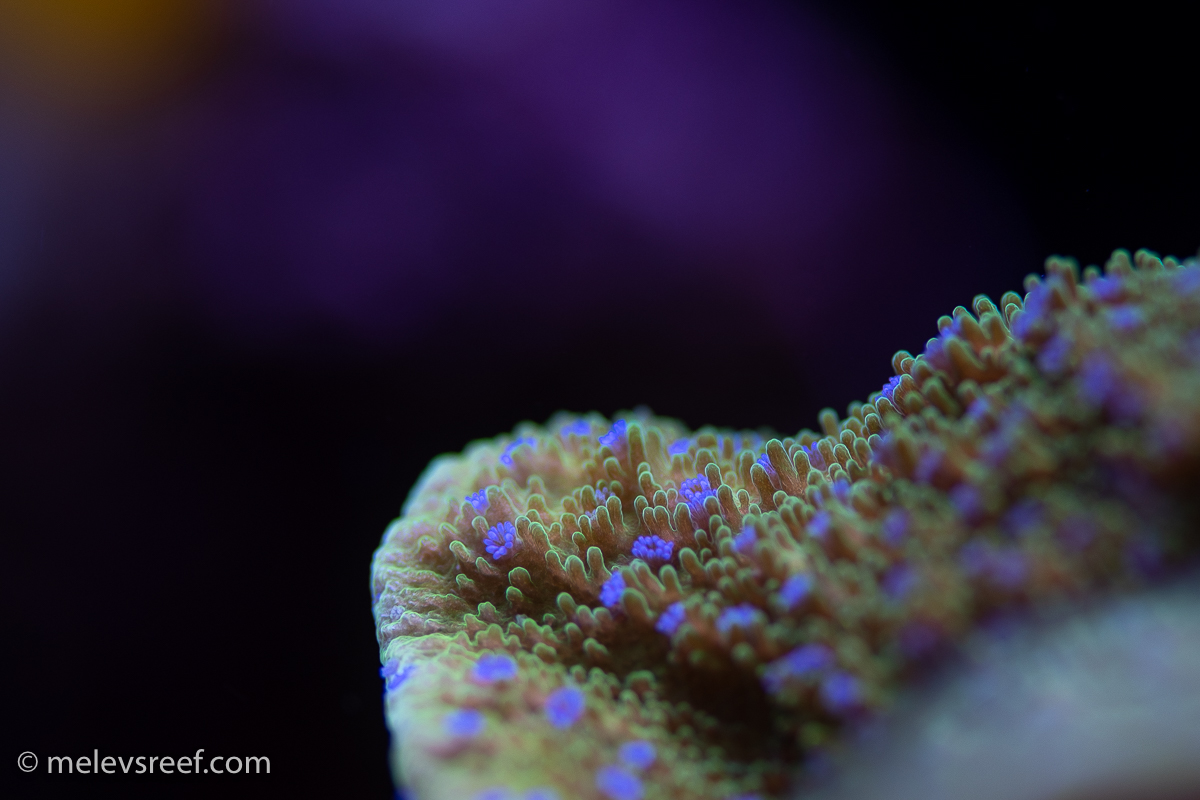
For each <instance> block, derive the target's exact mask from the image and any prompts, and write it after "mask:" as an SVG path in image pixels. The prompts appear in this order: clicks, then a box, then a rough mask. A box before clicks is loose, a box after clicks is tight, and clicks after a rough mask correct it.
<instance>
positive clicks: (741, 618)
mask: <svg viewBox="0 0 1200 800" xmlns="http://www.w3.org/2000/svg"><path fill="white" fill-rule="evenodd" d="M1134 262H1136V266H1135V263H1134ZM1026 289H1027V293H1026V294H1025V295H1024V296H1021V295H1018V294H1016V293H1013V292H1009V293H1007V294H1005V295H1004V296H1003V297H1001V298H1000V300H999V302H998V303H996V302H993V301H992V300H990V299H988V298H987V297H984V296H982V295H981V296H978V297H976V298H975V300H974V302H973V304H972V308H971V309H967V308H964V307H959V308H956V309H954V311H953V313H952V314H950V315H948V316H944V317H942V318H941V319H939V320H938V322H937V328H938V331H939V335H938V336H937V337H936V338H934V339H931V340H930V341H929V342H928V344H927V345H926V346H925V349H924V351H923V352H922V353H920V354H919V355H916V356H914V355H912V354H910V353H908V352H905V351H900V352H898V353H897V354H896V355H895V357H894V358H893V361H892V367H893V371H894V373H895V375H894V376H893V377H891V378H890V379H887V380H886V381H885V382H884V383H883V385H882V388H881V390H880V391H877V392H875V393H873V394H871V395H870V396H869V397H868V398H867V400H866V401H865V402H855V403H852V404H851V405H850V407H849V409H848V411H847V413H846V415H845V416H844V417H843V416H839V415H838V414H837V413H835V412H834V411H832V410H830V409H827V410H825V411H823V412H822V413H821V414H820V415H819V418H818V419H819V428H818V429H817V430H803V431H800V432H799V433H798V434H796V435H794V436H785V437H778V438H771V439H769V440H766V441H764V440H763V438H762V436H760V435H759V434H756V433H750V432H739V431H729V430H719V429H715V428H701V429H700V430H698V431H692V430H688V429H687V428H685V427H684V426H683V425H682V424H681V423H679V422H677V421H675V420H672V419H667V418H662V417H655V416H652V415H651V414H650V413H649V412H645V411H638V412H632V413H628V414H624V415H619V417H618V418H617V419H616V420H607V419H603V418H601V417H599V416H597V415H585V416H578V415H560V416H558V417H556V418H554V419H552V420H550V422H549V423H548V424H546V425H545V426H538V425H523V426H521V427H520V428H519V429H518V430H517V431H516V433H515V435H512V436H503V437H500V438H498V439H496V440H493V441H485V442H477V443H475V444H472V445H471V446H470V447H468V448H467V450H466V451H465V452H464V453H462V454H460V455H448V456H442V457H440V458H438V459H436V460H435V461H434V462H433V463H432V464H431V465H430V467H429V468H428V470H427V471H426V473H425V475H424V476H423V477H422V478H421V480H420V482H419V483H418V485H417V486H416V488H415V489H414V490H413V491H412V494H411V495H410V496H409V498H408V501H407V502H406V504H405V506H404V509H403V514H402V516H401V518H400V519H398V520H396V522H394V523H393V524H392V525H391V527H389V528H388V531H387V533H386V534H385V536H384V539H383V543H382V545H381V547H380V548H379V550H378V552H377V553H376V556H375V561H374V565H373V575H372V583H373V591H374V609H375V616H376V621H377V631H378V638H379V644H380V648H381V653H382V658H383V662H384V669H383V674H384V676H385V679H386V681H387V683H386V707H387V719H388V724H389V727H390V729H391V732H392V736H393V739H392V741H393V751H392V761H393V770H394V774H395V776H396V779H397V781H398V783H399V784H400V785H402V786H404V787H405V789H406V791H408V792H409V793H411V795H412V796H415V797H418V798H422V799H423V800H434V799H440V798H455V800H458V798H471V797H491V796H496V797H511V798H520V797H543V796H546V797H549V796H561V797H571V798H595V800H601V799H602V798H641V797H645V798H711V799H712V800H729V799H730V798H740V797H759V798H764V799H765V798H771V797H779V796H782V795H784V794H786V792H787V791H788V789H789V786H790V783H791V780H792V777H793V776H794V775H795V774H796V772H797V770H803V768H804V766H803V765H804V764H805V763H806V759H808V758H810V757H811V756H812V755H813V754H814V753H817V752H820V751H821V750H822V749H823V748H828V747H830V746H831V745H832V744H833V743H836V742H837V741H838V735H839V733H840V732H841V731H843V730H844V729H845V728H846V727H847V726H848V725H852V724H854V723H857V722H858V721H861V720H863V719H866V718H869V717H870V716H871V715H873V714H876V713H877V712H879V711H880V710H882V709H885V708H887V707H888V705H889V703H890V702H891V701H892V699H893V698H894V697H895V695H896V693H897V692H898V691H899V690H900V689H901V688H902V687H903V686H904V685H905V682H906V681H907V680H908V679H909V678H911V677H912V676H914V675H916V674H918V673H919V672H920V671H921V670H922V669H923V667H924V665H926V664H928V663H930V662H931V661H932V660H935V659H937V658H938V657H939V655H941V654H944V653H946V652H948V651H951V650H952V649H953V648H954V647H955V646H956V644H957V643H959V642H961V641H962V640H963V637H965V636H966V635H967V634H968V633H969V632H970V631H971V630H972V629H974V628H976V627H977V626H978V625H979V624H980V623H981V621H985V620H989V619H993V618H995V617H997V616H998V615H1003V614H1012V613H1020V612H1022V611H1026V610H1029V609H1034V608H1037V607H1041V606H1044V605H1046V604H1050V603H1059V602H1061V601H1064V600H1071V599H1077V598H1082V597H1086V596H1088V595H1091V594H1095V593H1097V592H1111V591H1118V590H1122V589H1125V588H1130V587H1136V586H1138V585H1141V584H1144V583H1146V582H1148V581H1153V580H1154V579H1155V578H1156V577H1157V576H1158V575H1160V574H1161V573H1162V571H1163V570H1164V569H1167V568H1168V567H1169V566H1170V565H1171V563H1172V562H1174V561H1177V560H1178V559H1180V558H1181V557H1182V556H1184V555H1185V554H1186V553H1187V552H1188V551H1189V550H1190V549H1192V547H1193V545H1194V540H1195V536H1194V534H1193V532H1192V531H1193V529H1194V522H1195V518H1194V500H1195V498H1194V497H1191V496H1190V495H1189V493H1188V487H1189V485H1194V480H1195V478H1196V477H1197V467H1198V466H1200V265H1197V264H1196V263H1195V262H1193V261H1189V262H1185V263H1183V264H1180V263H1179V262H1178V261H1176V260H1175V259H1171V258H1167V259H1159V258H1158V257H1157V256H1155V255H1154V254H1152V253H1149V252H1148V251H1139V252H1138V253H1137V255H1136V257H1134V258H1132V259H1131V257H1130V256H1129V254H1128V253H1126V252H1125V251H1117V252H1116V253H1115V254H1114V255H1113V257H1112V259H1110V261H1109V263H1108V264H1107V266H1106V270H1105V273H1104V274H1103V276H1102V275H1101V272H1100V271H1099V270H1098V269H1096V268H1088V269H1087V270H1084V271H1083V274H1082V276H1081V275H1080V273H1079V270H1078V268H1077V267H1076V265H1075V264H1074V262H1072V261H1070V260H1067V259H1061V258H1051V259H1049V260H1048V261H1047V263H1046V274H1045V276H1044V278H1037V277H1031V278H1029V279H1027V282H1026Z"/></svg>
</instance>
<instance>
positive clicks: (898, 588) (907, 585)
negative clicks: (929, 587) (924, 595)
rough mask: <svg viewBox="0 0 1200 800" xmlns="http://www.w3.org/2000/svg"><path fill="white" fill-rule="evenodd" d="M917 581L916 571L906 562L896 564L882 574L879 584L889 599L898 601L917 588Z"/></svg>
mask: <svg viewBox="0 0 1200 800" xmlns="http://www.w3.org/2000/svg"><path fill="white" fill-rule="evenodd" d="M919 582H920V581H919V580H918V579H917V573H916V572H914V571H913V569H912V568H911V567H909V566H907V565H906V564H898V565H896V566H894V567H892V568H891V569H889V570H888V571H887V572H886V573H885V574H884V576H883V580H882V581H881V585H882V587H883V593H884V594H886V595H887V596H888V598H889V599H891V600H893V601H896V602H899V601H901V600H903V599H904V598H905V597H907V596H908V594H909V593H910V592H911V591H912V590H913V589H915V588H917V584H918V583H919Z"/></svg>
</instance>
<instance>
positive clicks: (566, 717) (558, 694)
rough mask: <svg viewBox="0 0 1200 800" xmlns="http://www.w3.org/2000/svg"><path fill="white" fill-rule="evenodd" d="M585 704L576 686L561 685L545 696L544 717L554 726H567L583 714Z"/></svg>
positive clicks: (581, 693)
mask: <svg viewBox="0 0 1200 800" xmlns="http://www.w3.org/2000/svg"><path fill="white" fill-rule="evenodd" d="M586 706H587V703H586V701H585V700H584V697H583V692H582V691H581V690H580V689H579V688H578V687H576V686H563V687H560V688H558V689H555V690H554V691H553V692H551V693H550V694H549V695H547V696H546V719H548V720H550V724H551V725H553V726H554V727H556V728H569V727H571V726H572V725H574V724H575V721H576V720H578V719H579V718H580V717H581V716H583V711H584V708H585V707H586Z"/></svg>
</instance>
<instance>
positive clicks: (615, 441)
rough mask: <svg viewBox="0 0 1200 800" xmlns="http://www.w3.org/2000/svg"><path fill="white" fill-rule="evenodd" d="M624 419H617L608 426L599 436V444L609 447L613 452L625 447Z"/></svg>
mask: <svg viewBox="0 0 1200 800" xmlns="http://www.w3.org/2000/svg"><path fill="white" fill-rule="evenodd" d="M626 427H627V426H626V424H625V420H623V419H619V420H617V421H616V422H614V423H613V425H612V427H611V428H609V430H608V433H606V434H604V435H603V436H601V437H600V439H599V442H600V444H602V445H604V446H605V447H608V448H610V449H611V450H612V451H613V452H614V453H615V452H619V451H620V450H621V449H623V448H624V447H625V430H626Z"/></svg>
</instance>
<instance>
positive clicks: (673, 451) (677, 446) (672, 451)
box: [667, 439, 692, 456]
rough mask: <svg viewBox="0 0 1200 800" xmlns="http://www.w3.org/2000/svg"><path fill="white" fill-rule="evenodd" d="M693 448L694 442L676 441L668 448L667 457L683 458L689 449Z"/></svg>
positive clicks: (686, 440)
mask: <svg viewBox="0 0 1200 800" xmlns="http://www.w3.org/2000/svg"><path fill="white" fill-rule="evenodd" d="M691 446H692V442H691V440H690V439H676V440H675V441H673V442H671V446H670V447H668V448H667V455H670V456H681V455H683V454H684V453H686V452H687V451H688V448H689V447H691Z"/></svg>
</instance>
